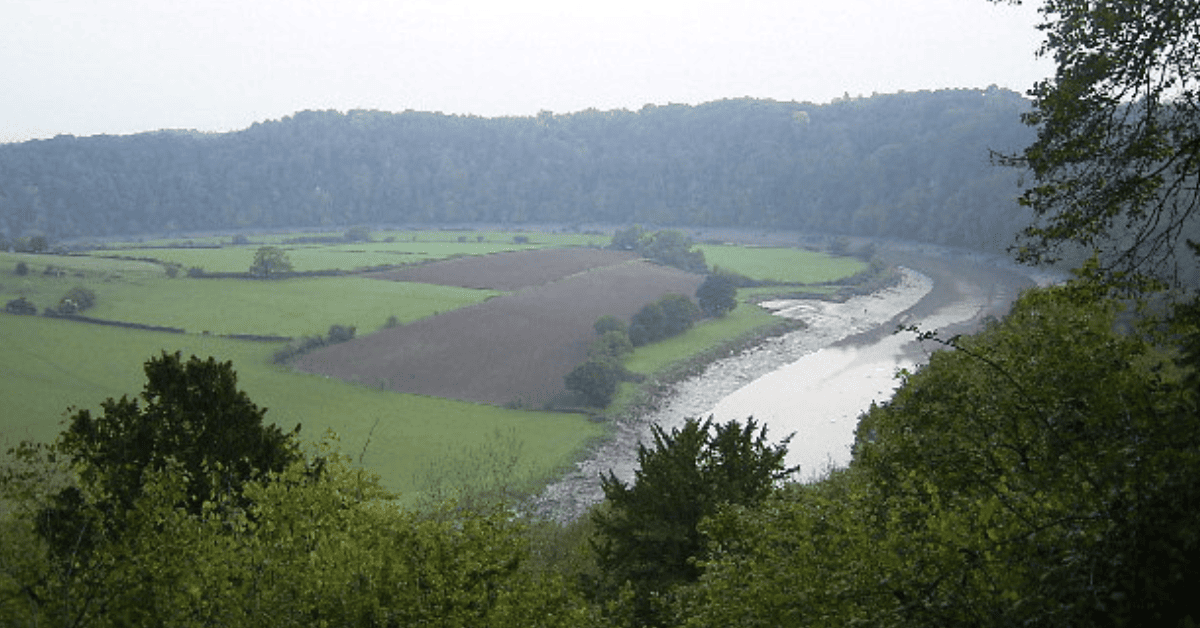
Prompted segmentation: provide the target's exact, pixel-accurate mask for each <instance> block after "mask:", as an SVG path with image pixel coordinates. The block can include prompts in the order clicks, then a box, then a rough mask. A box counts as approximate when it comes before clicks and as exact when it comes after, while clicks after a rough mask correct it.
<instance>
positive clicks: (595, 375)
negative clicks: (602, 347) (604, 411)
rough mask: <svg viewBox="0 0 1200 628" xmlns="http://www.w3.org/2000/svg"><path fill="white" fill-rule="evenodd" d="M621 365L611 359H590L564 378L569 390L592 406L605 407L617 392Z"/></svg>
mask: <svg viewBox="0 0 1200 628" xmlns="http://www.w3.org/2000/svg"><path fill="white" fill-rule="evenodd" d="M620 370H621V367H620V365H618V364H616V363H615V362H614V361H613V360H611V359H607V358H604V359H594V358H593V359H589V360H588V361H587V362H584V363H583V364H580V365H579V366H577V367H575V368H574V369H573V370H572V371H571V372H570V373H567V374H566V376H565V377H564V378H563V380H564V383H565V385H566V387H567V390H569V391H571V392H573V393H576V394H578V395H580V396H582V397H583V399H584V401H585V402H586V403H587V404H588V405H591V406H595V407H597V408H603V407H605V406H607V405H608V404H609V402H611V401H612V398H613V395H615V394H616V393H617V382H618V381H619V380H620Z"/></svg>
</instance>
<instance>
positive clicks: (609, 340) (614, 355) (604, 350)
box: [588, 330, 633, 364]
mask: <svg viewBox="0 0 1200 628" xmlns="http://www.w3.org/2000/svg"><path fill="white" fill-rule="evenodd" d="M630 353H633V343H631V342H629V334H627V333H623V332H620V331H615V330H614V331H608V332H604V334H603V335H601V336H600V337H599V338H597V339H595V340H593V341H592V346H590V347H588V357H589V358H590V359H592V360H607V361H610V362H612V363H614V364H619V363H620V361H621V359H622V358H624V357H625V356H627V355H629V354H630Z"/></svg>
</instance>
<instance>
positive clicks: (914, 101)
mask: <svg viewBox="0 0 1200 628" xmlns="http://www.w3.org/2000/svg"><path fill="white" fill-rule="evenodd" d="M1027 109H1028V102H1027V101H1026V100H1025V99H1024V98H1023V97H1022V96H1020V95H1019V94H1016V93H1014V92H1011V91H1006V90H1000V89H995V88H992V89H988V90H944V91H938V92H915V93H900V94H890V95H876V96H872V97H869V98H852V99H845V100H840V101H837V102H834V103H830V104H824V105H815V104H809V103H794V102H775V101H764V100H753V99H737V100H724V101H720V102H713V103H708V104H703V105H698V106H688V105H669V106H653V105H647V106H645V107H643V108H642V109H641V110H639V111H627V110H619V111H603V112H602V111H597V110H588V111H583V112H579V113H573V114H565V115H555V114H552V113H550V112H543V113H542V114H540V115H538V116H537V117H532V118H516V117H510V118H478V117H461V116H449V115H442V114H439V113H422V112H414V111H406V112H404V113H385V112H378V111H351V112H349V113H344V114H343V113H339V112H336V111H325V112H314V111H306V112H301V113H297V114H295V115H294V116H291V117H287V118H284V119H282V120H278V121H270V122H264V123H260V124H255V125H254V126H252V127H250V128H248V129H245V130H243V131H238V132H233V133H225V134H199V133H188V132H178V131H161V132H155V133H146V134H140V135H133V136H95V137H86V138H80V137H72V136H59V137H56V138H54V139H50V140H39V141H31V142H25V143H21V144H8V145H2V146H0V235H3V236H6V237H7V238H9V239H14V238H17V237H21V236H30V235H45V236H48V237H49V239H50V240H52V241H53V240H59V239H64V238H71V237H79V236H99V235H107V234H137V233H155V234H158V233H172V232H184V231H191V230H208V229H232V228H280V227H311V226H340V225H352V224H424V223H462V222H491V223H523V222H557V223H566V224H571V223H585V222H599V223H611V224H624V223H633V222H639V223H647V224H688V225H697V226H740V227H772V228H789V229H801V230H814V231H824V232H830V233H842V234H856V235H864V236H881V235H886V236H889V237H900V238H911V239H919V240H925V241H930V242H936V243H941V244H950V245H961V246H970V247H983V248H991V249H995V248H1002V247H1003V246H1005V245H1007V244H1008V243H1009V242H1010V240H1011V237H1010V235H1011V234H1013V233H1015V232H1016V231H1017V230H1018V229H1019V228H1021V227H1023V226H1025V225H1027V224H1028V222H1029V216H1028V215H1027V214H1026V213H1024V212H1022V211H1020V210H1019V209H1018V207H1017V206H1016V203H1015V202H1014V198H1015V197H1016V196H1017V194H1018V193H1019V190H1018V185H1017V180H1016V179H1017V176H1018V173H1017V172H1015V171H1014V170H1011V169H1007V168H998V167H995V166H992V165H991V164H990V163H989V150H1001V151H1014V150H1016V149H1018V148H1019V147H1022V146H1025V145H1026V144H1028V143H1029V141H1030V140H1031V139H1032V133H1033V132H1032V131H1031V130H1030V129H1029V128H1027V127H1025V126H1024V125H1022V124H1021V122H1020V120H1019V114H1020V113H1021V112H1023V111H1026V110H1027Z"/></svg>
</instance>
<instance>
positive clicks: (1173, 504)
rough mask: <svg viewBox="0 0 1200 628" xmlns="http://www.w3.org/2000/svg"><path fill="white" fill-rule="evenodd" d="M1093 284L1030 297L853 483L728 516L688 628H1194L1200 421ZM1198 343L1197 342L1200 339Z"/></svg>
mask: <svg viewBox="0 0 1200 628" xmlns="http://www.w3.org/2000/svg"><path fill="white" fill-rule="evenodd" d="M1099 292H1100V291H1098V290H1096V289H1095V288H1094V287H1093V286H1079V285H1072V286H1069V287H1065V288H1055V289H1050V290H1041V291H1035V292H1031V293H1027V294H1026V295H1024V296H1023V297H1022V298H1021V299H1020V300H1019V301H1018V302H1017V303H1016V304H1015V306H1014V308H1013V312H1012V313H1011V314H1010V315H1009V317H1008V318H1006V319H1005V320H1004V321H1002V322H1000V323H997V324H995V325H993V326H991V327H989V328H988V329H987V330H985V331H983V332H981V333H979V334H977V335H975V336H971V337H962V338H958V339H956V340H953V341H946V342H949V343H950V344H953V345H954V346H955V347H956V350H954V351H941V352H936V353H934V354H933V355H932V356H931V358H930V361H929V364H928V366H926V367H924V368H922V369H921V370H920V371H918V372H916V373H913V374H909V375H908V376H907V377H906V378H905V380H904V383H903V384H902V386H901V387H900V389H899V390H898V391H897V393H896V395H895V397H894V398H893V399H892V400H891V401H890V402H889V403H887V404H884V405H881V406H878V407H875V408H872V409H871V410H870V411H869V412H868V413H867V414H866V415H865V416H864V417H863V419H862V420H861V422H860V426H859V431H858V440H857V443H856V445H855V457H854V460H853V462H852V463H851V465H850V467H849V469H847V470H844V471H839V472H836V473H834V474H833V475H832V476H831V477H830V478H829V479H827V480H825V481H824V482H822V483H820V484H817V485H810V486H804V487H792V488H791V489H790V490H788V491H786V492H781V493H780V494H778V495H776V496H775V498H774V499H772V500H771V501H770V502H768V503H767V504H766V505H765V506H764V507H762V508H746V509H737V508H726V509H723V510H722V511H720V512H719V513H718V515H717V516H715V517H714V518H712V519H710V521H709V523H708V524H706V526H705V527H704V531H705V532H706V533H707V534H708V538H709V540H710V542H711V543H712V551H711V552H710V558H709V561H708V562H706V563H704V565H703V567H704V570H705V571H704V576H703V579H702V580H701V582H700V583H699V584H698V585H697V586H696V587H694V588H692V589H690V590H689V591H688V595H686V596H685V598H686V600H687V604H685V609H684V613H683V615H682V616H683V617H686V618H688V619H690V620H691V621H694V622H695V623H694V624H692V625H729V624H730V623H733V622H739V623H740V625H747V626H846V625H879V626H959V625H971V626H997V627H999V626H1018V625H1020V626H1048V627H1049V626H1130V625H1158V626H1184V625H1193V622H1194V620H1195V618H1197V617H1200V603H1198V602H1197V600H1196V598H1195V596H1194V595H1193V593H1192V591H1191V590H1190V588H1193V586H1192V583H1194V582H1197V581H1198V580H1200V539H1198V537H1197V535H1196V534H1195V530H1197V529H1200V514H1198V513H1200V510H1198V509H1197V508H1196V505H1197V504H1198V503H1200V414H1197V412H1196V400H1197V397H1196V392H1197V390H1196V387H1195V381H1196V380H1195V378H1194V376H1190V375H1189V371H1188V370H1186V369H1181V368H1179V366H1178V365H1177V363H1176V362H1175V360H1173V359H1172V358H1173V357H1174V356H1173V354H1172V351H1171V350H1169V348H1166V347H1163V346H1160V345H1157V344H1155V343H1153V342H1150V341H1149V339H1148V338H1147V337H1144V336H1142V335H1137V334H1131V333H1121V332H1120V331H1118V328H1117V325H1116V314H1117V311H1118V310H1117V304H1116V303H1114V302H1112V301H1106V300H1100V299H1097V298H1096V295H1097V294H1098V293H1099ZM1193 333H1194V330H1193Z"/></svg>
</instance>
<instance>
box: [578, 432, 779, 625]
mask: <svg viewBox="0 0 1200 628" xmlns="http://www.w3.org/2000/svg"><path fill="white" fill-rule="evenodd" d="M653 430H654V446H653V448H650V447H646V446H645V445H644V444H643V445H639V446H638V467H639V468H638V470H637V472H636V474H635V478H634V482H633V484H632V485H628V486H627V485H626V484H625V483H624V482H622V481H621V480H619V479H617V478H616V476H614V475H613V474H612V473H611V472H610V473H609V475H608V477H606V478H604V479H603V488H604V496H605V503H604V504H603V505H602V506H601V507H600V508H598V509H597V510H596V511H594V513H593V516H592V519H593V523H594V524H595V528H596V536H595V539H594V541H593V550H594V552H595V554H596V560H597V562H598V564H599V566H600V569H601V573H602V574H603V575H602V578H603V580H604V582H603V583H601V587H602V588H603V590H604V591H606V592H607V593H608V594H610V595H615V594H616V592H617V591H618V590H619V588H620V586H621V585H622V584H623V583H626V582H629V583H631V584H632V586H633V591H634V594H635V609H636V614H637V617H638V619H639V620H640V621H642V622H647V623H649V624H657V623H659V622H660V621H661V620H662V619H663V616H662V611H663V609H662V607H661V604H662V603H663V600H665V599H666V598H665V597H664V596H665V595H666V594H667V593H668V592H669V591H670V590H671V589H672V588H673V587H675V586H677V585H680V584H683V583H688V582H693V581H695V580H696V579H697V578H698V577H699V575H700V573H701V570H700V567H699V565H698V563H697V562H696V561H697V560H701V559H703V558H704V556H705V552H704V541H703V538H702V537H701V534H700V531H699V529H698V525H699V524H700V521H701V519H703V518H704V517H706V516H709V515H712V514H713V513H715V512H716V511H717V508H718V507H719V506H720V505H722V504H739V505H747V506H748V505H754V504H757V503H759V502H761V501H762V500H763V499H764V498H765V497H766V496H767V495H768V494H769V493H770V492H771V490H772V489H773V488H774V487H775V486H776V484H777V483H778V482H780V481H781V480H783V479H784V478H786V477H788V476H789V475H790V474H791V473H792V472H793V471H794V470H793V469H787V468H785V466H784V462H783V459H784V456H785V455H786V452H787V441H788V439H784V440H783V442H781V443H780V444H778V445H770V444H769V443H768V442H767V438H766V428H765V427H762V428H759V427H758V425H757V424H756V423H755V421H754V419H748V420H747V421H746V424H745V425H742V424H740V423H738V422H737V421H730V422H729V423H726V424H719V423H717V424H714V423H713V421H712V419H711V418H709V419H707V420H705V421H703V422H701V421H698V420H695V419H689V420H688V421H687V422H686V423H684V425H683V426H682V427H680V428H674V429H672V430H671V431H670V432H667V431H665V430H663V429H662V428H661V427H658V426H654V428H653ZM789 438H790V437H789Z"/></svg>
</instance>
